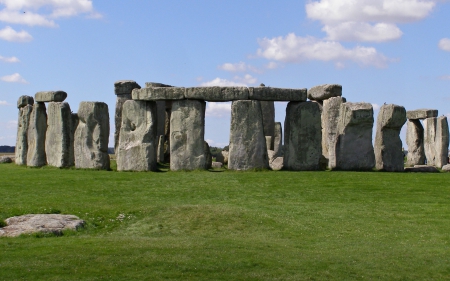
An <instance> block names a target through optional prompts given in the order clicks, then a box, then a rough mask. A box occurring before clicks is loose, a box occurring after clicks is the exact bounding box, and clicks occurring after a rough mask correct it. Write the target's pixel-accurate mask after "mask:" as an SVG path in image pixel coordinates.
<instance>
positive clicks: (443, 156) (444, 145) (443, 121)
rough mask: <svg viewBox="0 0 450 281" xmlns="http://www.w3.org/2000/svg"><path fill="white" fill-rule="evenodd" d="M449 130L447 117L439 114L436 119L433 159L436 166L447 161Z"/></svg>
mask: <svg viewBox="0 0 450 281" xmlns="http://www.w3.org/2000/svg"><path fill="white" fill-rule="evenodd" d="M448 145H449V131H448V121H447V117H445V116H440V117H438V118H437V120H436V138H435V150H436V152H435V156H436V158H435V161H434V165H435V166H436V167H438V168H441V167H443V166H444V165H446V164H447V163H448Z"/></svg>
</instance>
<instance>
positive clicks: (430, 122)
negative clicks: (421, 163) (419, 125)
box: [423, 117, 437, 166]
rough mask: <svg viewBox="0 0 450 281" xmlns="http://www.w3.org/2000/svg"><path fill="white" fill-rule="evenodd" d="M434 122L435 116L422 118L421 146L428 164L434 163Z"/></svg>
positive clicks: (432, 164) (435, 120)
mask: <svg viewBox="0 0 450 281" xmlns="http://www.w3.org/2000/svg"><path fill="white" fill-rule="evenodd" d="M436 123H437V117H429V118H426V119H425V120H423V147H424V149H425V159H426V164H427V165H428V166H435V165H436V163H435V160H436V142H435V140H436Z"/></svg>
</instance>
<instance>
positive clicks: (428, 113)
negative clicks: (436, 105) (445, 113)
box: [406, 109, 438, 120]
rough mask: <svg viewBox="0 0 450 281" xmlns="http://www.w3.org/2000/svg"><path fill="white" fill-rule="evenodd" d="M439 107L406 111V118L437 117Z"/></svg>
mask: <svg viewBox="0 0 450 281" xmlns="http://www.w3.org/2000/svg"><path fill="white" fill-rule="evenodd" d="M437 116H438V111H437V109H416V110H408V111H406V118H408V119H413V120H416V119H426V118H430V117H437Z"/></svg>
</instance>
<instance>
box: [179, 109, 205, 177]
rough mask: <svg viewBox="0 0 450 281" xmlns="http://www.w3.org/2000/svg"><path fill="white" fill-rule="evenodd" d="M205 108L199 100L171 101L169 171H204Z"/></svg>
mask: <svg viewBox="0 0 450 281" xmlns="http://www.w3.org/2000/svg"><path fill="white" fill-rule="evenodd" d="M205 107H206V103H205V102H204V101H199V100H175V101H172V113H171V116H170V169H171V170H172V171H179V170H196V169H205V167H206V160H205V150H204V141H205V139H204V138H205Z"/></svg>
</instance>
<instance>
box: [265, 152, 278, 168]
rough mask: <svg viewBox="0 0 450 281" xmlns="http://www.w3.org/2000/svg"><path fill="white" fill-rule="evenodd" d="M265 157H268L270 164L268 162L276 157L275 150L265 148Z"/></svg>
mask: <svg viewBox="0 0 450 281" xmlns="http://www.w3.org/2000/svg"><path fill="white" fill-rule="evenodd" d="M267 158H269V165H270V163H272V161H273V160H275V158H276V155H275V151H273V150H267Z"/></svg>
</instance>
